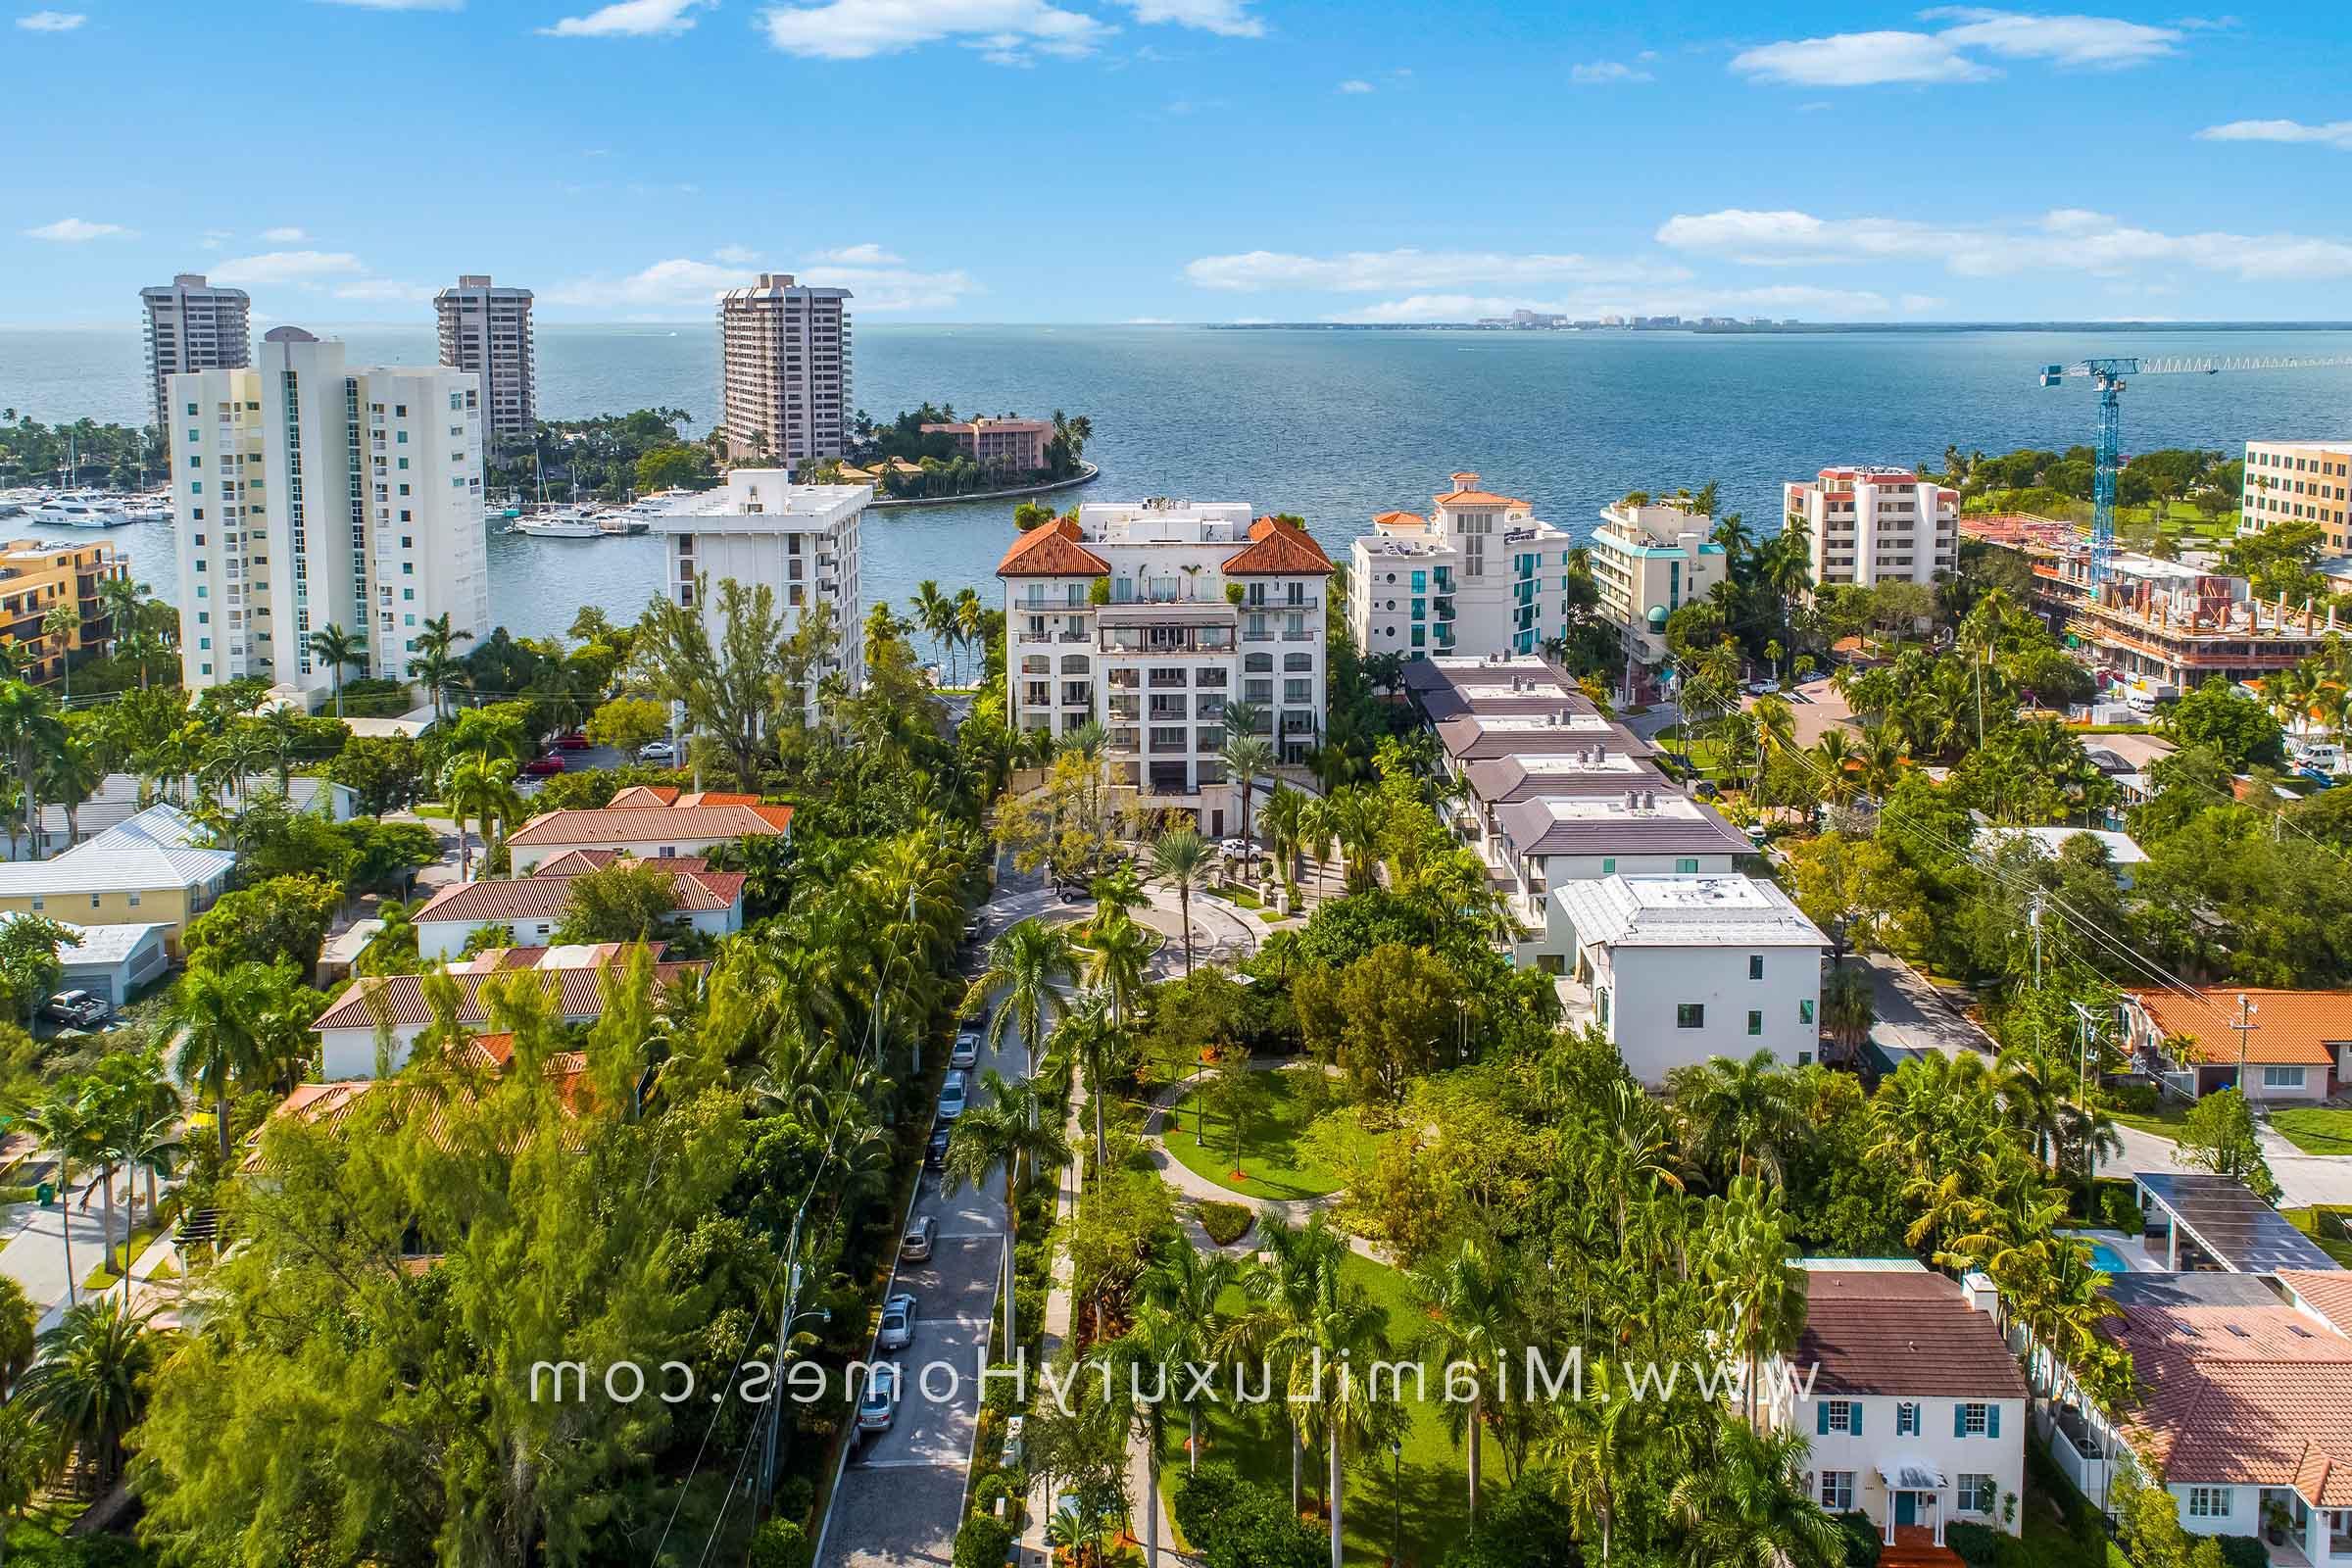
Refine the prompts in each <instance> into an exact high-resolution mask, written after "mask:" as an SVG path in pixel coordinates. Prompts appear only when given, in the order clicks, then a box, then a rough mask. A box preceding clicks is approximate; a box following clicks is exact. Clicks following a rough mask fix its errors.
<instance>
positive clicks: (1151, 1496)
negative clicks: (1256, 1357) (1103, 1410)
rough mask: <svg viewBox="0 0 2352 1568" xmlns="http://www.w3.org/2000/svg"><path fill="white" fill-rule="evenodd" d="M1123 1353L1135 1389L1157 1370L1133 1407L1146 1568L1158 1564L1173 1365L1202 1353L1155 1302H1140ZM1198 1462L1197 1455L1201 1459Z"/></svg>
mask: <svg viewBox="0 0 2352 1568" xmlns="http://www.w3.org/2000/svg"><path fill="white" fill-rule="evenodd" d="M1117 1349H1118V1351H1119V1357H1120V1359H1121V1360H1123V1361H1125V1362H1126V1363H1127V1365H1128V1367H1129V1369H1130V1370H1129V1371H1128V1373H1127V1387H1128V1389H1129V1391H1130V1393H1131V1395H1132V1391H1134V1390H1135V1389H1138V1388H1140V1387H1142V1383H1141V1381H1140V1380H1141V1377H1142V1374H1143V1369H1144V1368H1146V1367H1151V1368H1153V1369H1154V1370H1155V1371H1156V1372H1157V1374H1158V1380H1159V1381H1158V1383H1157V1386H1156V1388H1155V1390H1154V1397H1150V1398H1140V1399H1135V1398H1131V1401H1130V1410H1131V1413H1132V1415H1133V1418H1134V1422H1135V1424H1136V1425H1137V1426H1139V1427H1141V1428H1142V1437H1143V1440H1144V1568H1158V1564H1159V1451H1160V1449H1161V1448H1162V1447H1164V1446H1166V1444H1167V1410H1168V1404H1167V1399H1166V1398H1165V1397H1159V1396H1165V1395H1167V1394H1169V1392H1170V1388H1171V1379H1172V1378H1173V1377H1174V1369H1175V1368H1177V1367H1180V1366H1182V1365H1184V1364H1185V1363H1186V1362H1187V1361H1192V1360H1197V1359H1200V1357H1199V1356H1198V1355H1196V1353H1195V1349H1194V1346H1193V1343H1192V1341H1191V1340H1190V1338H1189V1337H1188V1336H1187V1335H1186V1333H1185V1328H1184V1325H1183V1324H1182V1323H1181V1322H1179V1321H1178V1320H1177V1319H1176V1318H1175V1317H1174V1316H1173V1315H1172V1314H1170V1313H1168V1312H1166V1311H1163V1310H1162V1309H1160V1308H1159V1307H1158V1306H1156V1305H1154V1304H1152V1303H1150V1302H1146V1303H1144V1304H1143V1305H1142V1306H1140V1307H1138V1308H1137V1310H1136V1313H1135V1324H1134V1326H1133V1327H1132V1328H1130V1329H1129V1330H1128V1331H1127V1333H1126V1336H1125V1337H1124V1338H1123V1339H1121V1340H1120V1341H1119V1343H1118V1346H1117ZM1174 1397H1177V1398H1179V1399H1182V1400H1183V1401H1184V1404H1185V1407H1186V1409H1187V1410H1188V1411H1190V1410H1192V1408H1193V1401H1192V1400H1191V1399H1189V1398H1186V1397H1185V1396H1184V1394H1183V1393H1182V1391H1181V1390H1179V1391H1177V1392H1176V1393H1175V1396H1174ZM1200 1436H1201V1427H1200V1416H1199V1414H1198V1412H1194V1414H1193V1427H1192V1437H1191V1440H1190V1441H1189V1442H1188V1444H1187V1445H1186V1446H1187V1447H1188V1448H1197V1447H1198V1446H1199V1442H1200ZM1196 1462H1197V1461H1196Z"/></svg>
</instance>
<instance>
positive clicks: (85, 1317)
mask: <svg viewBox="0 0 2352 1568" xmlns="http://www.w3.org/2000/svg"><path fill="white" fill-rule="evenodd" d="M152 1310H153V1309H152V1308H149V1309H144V1310H133V1309H132V1308H131V1307H130V1305H129V1303H128V1302H127V1301H125V1300H124V1299H122V1298H120V1297H114V1296H108V1297H103V1298H101V1299H97V1300H92V1301H83V1302H81V1303H79V1304H78V1305H74V1306H70V1307H68V1308H67V1309H66V1315H65V1316H64V1317H63V1318H61V1319H60V1320H59V1321H58V1324H57V1327H55V1328H53V1329H51V1330H50V1331H49V1332H48V1333H46V1334H44V1335H42V1336H41V1339H40V1359H38V1360H36V1361H35V1362H33V1364H32V1367H31V1370H29V1371H27V1372H26V1373H25V1380H24V1382H23V1383H22V1384H20V1385H19V1386H18V1390H17V1395H18V1397H19V1398H21V1399H23V1400H24V1401H25V1404H26V1406H27V1407H28V1408H29V1409H30V1410H31V1411H32V1413H33V1414H34V1415H36V1416H38V1417H40V1418H41V1419H42V1420H44V1421H46V1422H47V1423H48V1424H49V1428H50V1430H51V1432H52V1433H54V1434H55V1436H56V1439H57V1447H58V1457H59V1458H60V1459H61V1460H62V1459H63V1458H65V1456H66V1455H67V1454H69V1453H73V1454H78V1455H79V1456H80V1458H81V1460H82V1462H85V1463H94V1464H95V1467H96V1470H97V1481H98V1484H99V1486H100V1488H101V1489H103V1488H105V1487H107V1486H109V1485H111V1484H112V1483H113V1482H114V1479H115V1476H116V1474H117V1473H118V1472H119V1471H120V1470H121V1469H122V1466H123V1438H125V1437H126V1436H128V1435H129V1433H130V1431H131V1429H132V1428H134V1427H136V1426H137V1425H138V1424H139V1421H140V1418H141V1417H142V1416H144V1415H145V1414H146V1411H147V1389H148V1384H149V1382H150V1381H151V1380H152V1379H153V1377H154V1375H155V1373H156V1371H157V1369H158V1368H159V1367H161V1366H162V1364H163V1359H164V1350H165V1348H166V1346H167V1344H168V1337H167V1336H165V1335H163V1334H160V1333H157V1332H154V1331H152V1330H150V1329H149V1328H148V1326H147V1320H148V1318H149V1317H150V1316H151V1315H152Z"/></svg>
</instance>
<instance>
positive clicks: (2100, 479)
mask: <svg viewBox="0 0 2352 1568" xmlns="http://www.w3.org/2000/svg"><path fill="white" fill-rule="evenodd" d="M2329 365H2352V355H2336V356H2334V357H2332V358H2328V359H2295V358H2282V357H2274V356H2268V355H2245V356H2231V357H2227V358H2218V359H2217V358H2204V357H2178V356H2175V357H2168V358H2164V359H2144V360H2143V359H2136V358H2124V359H2106V360H2078V361H2076V362H2075V363H2074V364H2072V365H2045V366H2043V367H2042V368H2041V384H2042V385H2043V386H2056V385H2058V383H2059V382H2060V381H2062V380H2064V379H2065V378H2066V377H2068V376H2070V375H2085V376H2088V377H2090V383H2091V385H2093V386H2095V387H2097V388H2098V389H2099V456H2098V463H2097V465H2096V466H2095V468H2094V471H2093V473H2092V476H2091V486H2090V580H2091V582H2092V584H2093V585H2094V587H2095V585H2097V584H2099V583H2103V582H2105V581H2106V580H2107V577H2108V574H2109V572H2110V571H2111V570H2112V569H2113V561H2114V557H2115V473H2116V469H2117V467H2118V466H2120V464H2121V462H2122V460H2121V459H2120V458H2119V457H2118V455H2117V454H2118V450H2119V446H2120V442H2121V439H2122V436H2123V417H2124V410H2123V391H2124V385H2125V379H2126V377H2129V376H2141V375H2219V374H2220V373H2221V372H2222V371H2224V370H2305V369H2313V368H2319V367H2322V366H2329Z"/></svg>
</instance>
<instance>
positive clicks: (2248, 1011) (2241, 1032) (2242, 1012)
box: [2229, 991, 2262, 1095]
mask: <svg viewBox="0 0 2352 1568" xmlns="http://www.w3.org/2000/svg"><path fill="white" fill-rule="evenodd" d="M2261 1010H2262V1009H2261V1008H2260V1007H2257V1006H2256V1005H2254V1004H2252V1003H2251V1002H2248V1001H2247V1000H2246V994H2245V993H2244V992H2243V991H2240V992H2239V993H2238V994H2237V1016H2236V1017H2234V1018H2232V1019H2230V1020H2229V1027H2230V1028H2231V1029H2232V1030H2234V1031H2236V1033H2237V1092H2238V1093H2239V1094H2240V1095H2243V1094H2244V1093H2245V1092H2246V1037H2247V1036H2248V1035H2250V1034H2252V1033H2253V1032H2254V1031H2255V1030H2257V1029H2259V1028H2261V1027H2262V1025H2260V1024H2258V1023H2256V1022H2255V1021H2254V1015H2255V1014H2256V1013H2258V1012H2260V1011H2261Z"/></svg>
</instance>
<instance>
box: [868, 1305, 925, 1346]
mask: <svg viewBox="0 0 2352 1568" xmlns="http://www.w3.org/2000/svg"><path fill="white" fill-rule="evenodd" d="M918 1315H919V1314H918V1313H917V1310H916V1307H915V1300H914V1294H913V1293H912V1292H911V1291H901V1292H900V1293H899V1294H898V1295H896V1296H894V1297H892V1298H891V1299H889V1300H887V1301H884V1302H883V1303H882V1334H881V1337H880V1338H878V1339H877V1340H875V1341H874V1343H875V1344H876V1345H877V1346H879V1347H880V1348H883V1349H885V1350H904V1349H905V1348H907V1347H908V1346H909V1345H912V1344H913V1343H914V1320H915V1318H916V1317H917V1316H918Z"/></svg>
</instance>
